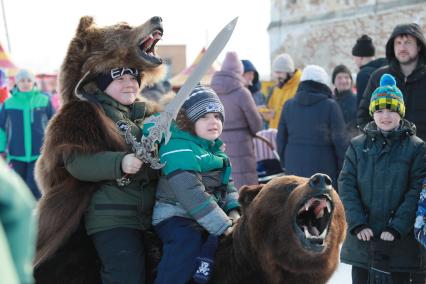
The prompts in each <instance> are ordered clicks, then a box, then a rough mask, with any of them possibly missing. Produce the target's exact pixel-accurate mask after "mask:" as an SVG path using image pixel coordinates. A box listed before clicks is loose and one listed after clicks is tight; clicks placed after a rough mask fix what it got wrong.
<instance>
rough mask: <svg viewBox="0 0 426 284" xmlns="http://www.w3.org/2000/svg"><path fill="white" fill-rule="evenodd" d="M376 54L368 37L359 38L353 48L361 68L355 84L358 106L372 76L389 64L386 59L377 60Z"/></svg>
mask: <svg viewBox="0 0 426 284" xmlns="http://www.w3.org/2000/svg"><path fill="white" fill-rule="evenodd" d="M375 53H376V49H375V47H374V45H373V40H372V39H371V37H369V36H368V35H362V36H361V37H360V38H358V39H357V40H356V44H355V45H354V47H353V48H352V56H353V60H354V62H355V64H356V65H357V66H358V68H359V72H358V74H357V75H356V83H355V87H356V90H357V94H356V97H357V106H359V103H360V102H361V99H362V95H363V94H364V91H365V87H367V83H368V80H369V79H370V76H371V74H372V73H373V72H374V71H376V69H378V68H380V67H383V66H385V65H386V64H387V61H386V59H385V58H378V59H375V58H374V55H375Z"/></svg>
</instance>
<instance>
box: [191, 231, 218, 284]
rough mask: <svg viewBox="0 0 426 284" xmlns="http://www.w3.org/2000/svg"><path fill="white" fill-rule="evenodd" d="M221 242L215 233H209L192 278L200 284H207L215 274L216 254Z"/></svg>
mask: <svg viewBox="0 0 426 284" xmlns="http://www.w3.org/2000/svg"><path fill="white" fill-rule="evenodd" d="M218 243H219V239H218V237H217V236H215V235H209V237H208V238H207V240H206V241H205V242H204V244H203V246H202V247H201V250H200V255H199V256H198V257H197V260H196V266H195V267H196V271H195V273H194V275H192V280H194V282H195V283H198V284H206V283H208V282H209V280H210V278H211V277H212V275H213V268H214V256H215V254H216V249H217V246H218Z"/></svg>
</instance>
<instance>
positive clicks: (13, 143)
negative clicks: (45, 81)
mask: <svg viewBox="0 0 426 284" xmlns="http://www.w3.org/2000/svg"><path fill="white" fill-rule="evenodd" d="M53 114H54V109H53V107H52V103H51V101H50V98H49V96H48V95H45V94H43V93H41V92H39V91H38V90H37V89H36V88H34V89H33V90H32V91H29V92H19V91H15V92H13V93H12V96H11V97H10V98H9V99H7V100H6V101H5V102H4V104H3V106H2V107H1V109H0V153H2V152H6V156H7V159H8V160H17V161H21V162H32V161H35V160H37V158H38V157H39V155H40V148H41V145H42V143H43V137H44V131H45V129H46V126H47V123H48V121H49V119H50V118H51V117H52V116H53Z"/></svg>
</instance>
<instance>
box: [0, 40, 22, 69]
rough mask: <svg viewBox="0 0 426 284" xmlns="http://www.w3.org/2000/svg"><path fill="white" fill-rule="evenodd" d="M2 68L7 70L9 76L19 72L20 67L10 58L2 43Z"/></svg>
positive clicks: (0, 58) (0, 48)
mask: <svg viewBox="0 0 426 284" xmlns="http://www.w3.org/2000/svg"><path fill="white" fill-rule="evenodd" d="M0 68H1V69H4V70H6V73H7V74H8V75H9V76H14V75H15V74H16V73H17V72H18V67H16V65H15V64H13V62H12V61H11V60H10V58H9V56H8V55H7V53H6V51H5V50H4V49H3V46H2V44H1V43H0Z"/></svg>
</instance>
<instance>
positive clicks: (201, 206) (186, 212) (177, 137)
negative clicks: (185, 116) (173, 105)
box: [153, 125, 239, 235]
mask: <svg viewBox="0 0 426 284" xmlns="http://www.w3.org/2000/svg"><path fill="white" fill-rule="evenodd" d="M171 130H172V136H171V139H170V141H169V142H168V143H167V144H166V145H164V144H162V145H161V146H160V159H161V162H162V163H165V166H164V168H163V169H162V173H163V176H162V177H161V178H160V181H159V183H158V187H157V193H156V203H155V206H154V213H153V224H154V225H156V224H158V223H160V222H161V221H163V220H165V219H168V218H170V217H173V216H180V217H185V218H191V219H194V220H195V221H197V222H198V223H199V224H200V225H201V226H202V227H203V228H205V229H206V230H207V231H208V232H209V233H210V234H213V235H221V234H222V233H223V232H224V231H225V230H226V229H227V228H228V227H230V226H231V224H232V222H231V220H230V219H229V218H228V216H227V215H226V213H228V212H229V211H231V210H233V209H237V208H239V204H238V192H237V190H236V188H235V187H234V186H233V184H232V183H230V182H229V177H230V173H231V166H230V164H229V158H228V157H227V156H226V154H225V153H224V152H222V151H221V150H220V147H221V146H222V144H223V143H222V141H221V140H219V139H216V140H215V141H214V142H212V141H209V140H205V139H202V138H200V137H197V136H194V135H192V134H190V133H189V132H186V131H181V130H180V129H178V128H177V127H176V126H175V125H174V126H172V128H171Z"/></svg>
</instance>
